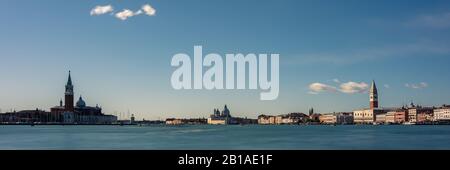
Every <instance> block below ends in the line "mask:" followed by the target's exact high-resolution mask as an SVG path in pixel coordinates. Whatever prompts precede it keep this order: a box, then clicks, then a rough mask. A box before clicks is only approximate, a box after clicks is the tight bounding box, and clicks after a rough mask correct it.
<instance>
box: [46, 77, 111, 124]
mask: <svg viewBox="0 0 450 170" xmlns="http://www.w3.org/2000/svg"><path fill="white" fill-rule="evenodd" d="M73 87H74V86H73V84H72V78H71V75H70V71H69V77H68V79H67V84H66V88H65V89H66V91H65V93H64V99H65V100H64V105H63V102H62V100H60V102H59V106H55V107H52V108H50V112H51V114H52V115H53V116H54V117H56V120H55V121H57V122H63V123H74V124H111V123H113V122H116V121H117V117H116V116H113V115H105V114H103V113H102V108H101V107H99V106H98V105H96V106H95V107H91V106H87V105H86V102H85V101H84V100H83V98H82V97H81V96H80V97H79V98H78V101H77V103H76V106H74V99H73V96H74V90H73Z"/></svg>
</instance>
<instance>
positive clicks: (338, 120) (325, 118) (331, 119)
mask: <svg viewBox="0 0 450 170" xmlns="http://www.w3.org/2000/svg"><path fill="white" fill-rule="evenodd" d="M319 120H320V123H322V124H342V125H344V124H353V114H352V113H347V112H340V113H325V114H322V115H320V117H319Z"/></svg>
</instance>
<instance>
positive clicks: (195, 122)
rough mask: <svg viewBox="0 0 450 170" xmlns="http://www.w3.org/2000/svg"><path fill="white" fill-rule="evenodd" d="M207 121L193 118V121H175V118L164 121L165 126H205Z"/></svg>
mask: <svg viewBox="0 0 450 170" xmlns="http://www.w3.org/2000/svg"><path fill="white" fill-rule="evenodd" d="M206 123H207V119H205V118H193V119H177V118H168V119H166V121H165V124H166V125H185V124H187V125H199V124H206Z"/></svg>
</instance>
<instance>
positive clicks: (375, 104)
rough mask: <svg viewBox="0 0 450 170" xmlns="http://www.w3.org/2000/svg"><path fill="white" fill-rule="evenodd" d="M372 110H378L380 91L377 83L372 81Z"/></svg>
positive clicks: (370, 94)
mask: <svg viewBox="0 0 450 170" xmlns="http://www.w3.org/2000/svg"><path fill="white" fill-rule="evenodd" d="M369 96H370V109H372V110H373V109H374V108H378V91H377V86H376V85H375V81H373V80H372V85H371V87H370V93H369Z"/></svg>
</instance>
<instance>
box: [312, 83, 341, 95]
mask: <svg viewBox="0 0 450 170" xmlns="http://www.w3.org/2000/svg"><path fill="white" fill-rule="evenodd" d="M309 90H310V91H309V94H318V93H319V92H336V91H337V90H336V87H333V86H330V85H327V84H322V83H312V84H310V85H309Z"/></svg>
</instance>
